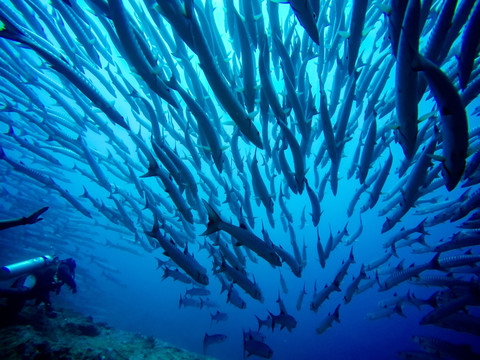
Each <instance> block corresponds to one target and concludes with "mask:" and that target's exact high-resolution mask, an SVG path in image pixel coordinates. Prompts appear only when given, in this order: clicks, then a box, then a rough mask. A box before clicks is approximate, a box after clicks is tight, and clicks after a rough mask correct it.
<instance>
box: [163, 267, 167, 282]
mask: <svg viewBox="0 0 480 360" xmlns="http://www.w3.org/2000/svg"><path fill="white" fill-rule="evenodd" d="M167 277H168V267H166V266H165V267H164V268H163V275H162V280H165V279H166V278H167Z"/></svg>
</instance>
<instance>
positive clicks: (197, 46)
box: [157, 1, 263, 149]
mask: <svg viewBox="0 0 480 360" xmlns="http://www.w3.org/2000/svg"><path fill="white" fill-rule="evenodd" d="M157 4H158V6H159V10H160V12H161V13H162V15H163V16H165V17H166V18H167V19H168V21H169V22H170V24H171V25H172V27H173V28H174V29H175V31H176V32H177V34H178V35H179V36H180V37H181V38H182V39H183V40H184V41H185V43H186V44H187V46H188V47H189V48H190V49H191V50H192V51H193V52H194V53H196V54H197V56H198V57H199V60H200V65H201V68H202V70H203V73H204V74H205V76H206V78H207V81H208V82H209V84H210V86H211V88H212V90H213V91H214V92H215V95H216V97H217V99H218V100H219V102H220V103H221V104H222V105H223V107H224V108H225V110H226V111H227V112H228V114H229V115H230V117H231V118H232V120H233V121H235V123H236V124H237V125H238V127H239V129H240V130H241V131H242V133H243V134H244V135H245V136H246V137H247V138H248V139H249V140H250V141H251V142H252V143H253V144H254V145H255V146H257V147H258V148H260V149H263V145H262V141H261V138H260V133H259V132H258V130H257V128H256V127H255V125H254V124H253V122H252V120H251V119H250V118H249V117H248V115H247V114H246V112H245V110H244V109H243V108H242V106H241V105H240V103H239V101H238V100H237V99H236V98H235V96H234V94H233V93H232V91H231V90H230V88H229V86H228V84H227V82H226V81H225V79H224V78H223V77H222V76H221V74H220V71H219V69H218V67H217V66H216V64H215V61H214V59H213V58H212V55H211V53H210V52H209V51H208V49H209V46H208V45H207V43H206V40H205V37H204V36H203V33H202V31H201V28H200V25H199V23H198V21H197V19H196V17H195V15H194V12H193V2H191V1H188V2H187V3H185V6H184V7H183V9H182V7H181V5H180V4H179V3H178V2H177V1H166V2H164V1H157Z"/></svg>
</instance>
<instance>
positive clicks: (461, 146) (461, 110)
mask: <svg viewBox="0 0 480 360" xmlns="http://www.w3.org/2000/svg"><path fill="white" fill-rule="evenodd" d="M415 61H416V63H415V64H414V66H415V67H416V68H417V69H418V70H421V71H422V72H423V74H425V77H426V78H427V81H428V84H429V85H430V88H431V89H432V92H433V95H434V97H435V100H436V101H437V106H438V108H439V110H440V114H441V124H442V150H443V158H442V164H443V169H442V176H443V178H444V179H445V186H446V187H447V190H448V191H452V190H453V189H454V188H455V187H456V186H457V184H458V182H459V181H460V179H461V177H462V175H463V172H464V171H465V159H466V157H467V149H468V121H467V114H466V112H465V107H464V106H463V102H462V99H461V98H460V95H459V94H458V92H457V90H456V89H455V87H454V86H453V84H452V82H451V81H450V79H449V78H448V77H447V75H446V74H445V73H444V72H443V71H442V70H441V69H440V68H439V67H438V66H436V65H435V64H433V63H432V62H431V61H430V60H428V59H426V58H425V57H423V56H421V55H418V56H417V57H416V58H415Z"/></svg>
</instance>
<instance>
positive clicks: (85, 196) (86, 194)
mask: <svg viewBox="0 0 480 360" xmlns="http://www.w3.org/2000/svg"><path fill="white" fill-rule="evenodd" d="M80 197H82V198H88V191H87V188H86V187H85V186H83V194H82V195H80Z"/></svg>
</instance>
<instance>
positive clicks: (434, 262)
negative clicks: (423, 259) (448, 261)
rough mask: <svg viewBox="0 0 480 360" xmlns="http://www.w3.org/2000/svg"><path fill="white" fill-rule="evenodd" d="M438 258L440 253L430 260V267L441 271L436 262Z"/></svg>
mask: <svg viewBox="0 0 480 360" xmlns="http://www.w3.org/2000/svg"><path fill="white" fill-rule="evenodd" d="M439 257H440V253H439V252H438V253H436V254H435V256H434V257H433V259H432V260H430V265H431V266H432V269H441V266H440V263H439V262H438V258H439Z"/></svg>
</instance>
